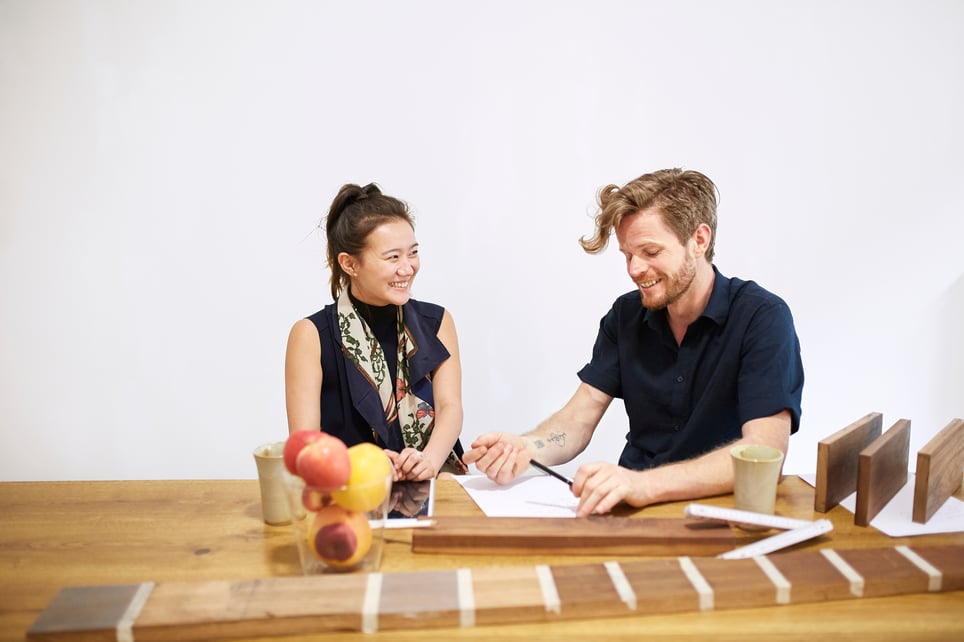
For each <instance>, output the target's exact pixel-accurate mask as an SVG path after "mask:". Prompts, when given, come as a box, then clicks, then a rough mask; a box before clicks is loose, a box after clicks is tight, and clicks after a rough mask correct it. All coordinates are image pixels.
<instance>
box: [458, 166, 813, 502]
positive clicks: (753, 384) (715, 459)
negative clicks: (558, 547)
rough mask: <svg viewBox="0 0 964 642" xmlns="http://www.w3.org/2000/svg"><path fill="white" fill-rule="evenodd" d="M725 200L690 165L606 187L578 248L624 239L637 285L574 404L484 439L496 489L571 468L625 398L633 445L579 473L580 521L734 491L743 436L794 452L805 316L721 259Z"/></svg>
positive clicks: (473, 454) (478, 443) (609, 317)
mask: <svg viewBox="0 0 964 642" xmlns="http://www.w3.org/2000/svg"><path fill="white" fill-rule="evenodd" d="M716 202H717V201H716V186H715V185H714V184H713V182H712V181H710V179H709V178H707V177H706V176H704V175H703V174H701V173H699V172H695V171H683V170H680V169H667V170H660V171H657V172H653V173H651V174H646V175H644V176H641V177H639V178H637V179H635V180H633V181H630V182H629V183H628V184H626V185H625V186H623V187H621V188H620V187H617V186H616V185H609V186H607V187H605V188H603V189H602V190H601V191H600V194H599V212H598V214H597V215H596V218H595V232H594V234H593V236H592V237H590V238H588V239H587V238H585V237H584V238H583V239H581V240H580V243H581V244H582V246H583V249H584V250H585V251H586V252H589V253H597V252H600V251H602V250H603V249H604V248H605V247H606V245H607V244H608V242H609V237H610V235H611V234H613V233H615V236H616V239H617V241H618V243H619V251H620V252H621V253H622V254H623V256H625V257H626V270H627V272H628V273H629V277H630V278H631V279H632V280H633V283H635V284H636V288H637V289H636V290H633V291H631V292H629V293H627V294H624V295H622V296H620V297H619V298H618V299H616V302H615V303H614V304H613V307H612V309H611V310H610V311H609V312H608V313H607V314H606V315H605V316H604V317H603V319H602V321H601V322H600V327H599V333H598V335H597V337H596V344H595V346H594V348H593V353H592V360H591V361H590V362H589V363H588V364H587V365H586V366H585V367H584V368H583V369H582V370H580V371H579V373H578V376H579V379H580V380H581V383H580V384H579V387H578V388H577V389H576V392H575V394H574V395H573V396H572V398H571V399H570V400H569V401H568V402H567V403H566V404H565V406H563V407H562V409H560V410H559V411H558V412H556V413H555V414H553V415H552V416H551V417H549V419H547V420H546V421H544V422H543V423H541V424H540V425H539V426H538V427H537V428H536V429H535V430H533V431H531V432H528V433H526V434H524V435H513V434H509V433H487V434H484V435H482V436H480V437H479V438H478V439H476V440H475V442H474V443H473V444H472V449H471V450H470V451H469V452H467V453H465V455H464V457H463V460H464V461H465V463H467V464H468V463H474V464H475V465H476V468H478V470H479V471H481V472H483V473H485V474H486V475H487V476H488V477H489V478H490V479H493V480H495V481H496V482H498V483H507V482H509V481H511V480H513V479H515V478H516V477H518V476H519V475H520V474H522V473H523V472H524V471H525V470H526V469H527V468H528V465H529V462H530V461H531V460H533V459H534V460H536V461H538V462H540V463H542V464H546V465H558V464H563V463H566V462H568V461H570V460H572V459H573V458H574V457H576V456H577V455H579V453H581V452H582V451H583V450H584V449H585V447H586V446H587V445H588V444H589V440H590V439H591V438H592V435H593V432H594V431H595V429H596V426H597V425H598V424H599V421H600V419H602V416H603V413H605V412H606V409H607V408H608V407H609V404H610V403H611V402H612V400H613V398H615V397H620V398H622V399H623V400H624V404H625V407H626V413H627V415H628V417H629V434H628V435H627V443H626V446H625V448H624V449H623V452H622V456H621V457H620V459H619V465H616V464H613V463H608V462H595V463H590V464H584V465H582V466H580V468H579V469H578V471H577V472H576V476H575V478H574V479H573V484H572V492H573V494H574V495H575V496H576V497H578V498H579V505H578V508H577V514H578V515H579V516H586V515H590V514H594V513H595V514H601V513H606V512H609V511H610V510H612V508H613V507H614V506H616V505H617V504H618V503H620V502H626V503H628V504H630V505H632V506H637V507H641V506H646V505H648V504H652V503H657V502H665V501H674V500H682V499H693V498H698V497H706V496H710V495H717V494H722V493H727V492H730V491H732V489H733V466H732V463H731V461H730V456H729V450H730V448H731V447H732V446H734V445H737V444H744V443H746V444H751V443H752V444H762V445H767V446H773V447H774V448H779V449H780V450H781V451H783V452H784V453H786V451H787V446H788V443H789V439H790V435H791V434H792V433H794V432H796V431H797V428H798V427H799V424H800V412H801V409H800V398H801V394H802V391H803V365H802V363H801V359H800V344H799V342H798V340H797V335H796V331H795V330H794V326H793V318H792V316H791V314H790V310H789V308H788V307H787V305H786V304H785V303H784V302H783V301H782V300H781V299H780V298H779V297H777V296H775V295H773V294H771V293H770V292H767V291H766V290H764V289H763V288H761V287H760V286H758V285H757V284H756V283H754V282H752V281H743V280H740V279H736V278H732V279H731V278H727V277H725V276H723V275H722V274H720V273H719V272H718V271H717V269H716V267H715V266H714V265H713V262H712V261H713V250H714V241H715V236H716ZM640 300H641V301H642V305H640Z"/></svg>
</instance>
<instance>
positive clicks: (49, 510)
mask: <svg viewBox="0 0 964 642" xmlns="http://www.w3.org/2000/svg"><path fill="white" fill-rule="evenodd" d="M958 496H960V493H959V494H958ZM813 500H814V491H813V488H811V487H810V486H809V485H807V484H806V483H805V482H803V481H801V480H800V479H799V478H797V477H787V478H785V479H784V480H783V482H782V483H781V484H780V487H779V496H778V501H777V513H778V514H780V515H785V516H788V517H797V518H801V519H819V518H823V517H826V518H829V519H831V520H832V521H833V523H834V528H835V530H834V531H833V533H832V534H831V535H830V536H827V537H825V538H823V539H821V540H819V541H816V542H811V543H809V544H806V545H803V546H812V547H831V546H832V547H834V548H837V549H842V548H867V547H880V546H896V545H898V544H907V545H926V544H947V543H955V544H961V543H964V533H953V534H945V535H930V536H925V537H913V538H889V537H887V536H885V535H883V534H881V533H880V532H879V531H877V530H876V529H874V528H861V527H858V526H855V525H854V524H853V515H852V514H851V513H850V512H848V511H846V510H844V509H843V508H840V507H837V508H834V509H833V510H832V511H830V512H829V513H827V514H821V513H815V512H814V511H813ZM686 503H687V502H679V503H671V504H664V505H660V506H652V507H648V508H645V509H642V510H638V511H631V512H630V511H628V510H627V511H625V512H624V514H633V515H638V516H643V517H681V516H682V513H683V507H684V506H685V505H686ZM702 503H709V504H715V505H719V506H725V507H731V506H732V496H722V497H717V498H711V499H708V500H705V501H703V502H702ZM260 510H261V509H260V499H259V494H258V484H257V481H254V480H228V481H105V482H44V483H34V482H31V483H20V482H7V483H0V640H4V641H6V640H23V639H24V636H25V632H26V630H27V628H28V627H29V626H30V625H31V624H32V623H33V621H34V620H35V618H36V617H37V615H38V614H39V613H40V612H41V611H42V610H43V609H44V608H46V606H47V605H48V604H49V603H50V601H51V599H52V598H53V597H54V596H55V594H56V593H57V592H58V591H59V589H60V588H62V587H64V586H82V585H99V584H131V583H140V582H146V581H153V582H164V581H201V580H238V579H252V578H263V577H270V576H297V575H300V567H299V564H298V559H297V553H296V550H295V547H294V543H293V540H292V536H291V533H290V530H289V529H290V527H287V526H280V527H272V526H266V525H265V524H264V523H263V522H262V521H261V513H260ZM436 510H437V513H438V514H439V515H480V514H481V512H480V511H479V509H478V508H477V507H476V506H475V504H474V503H473V502H472V501H471V500H470V499H469V497H468V496H467V495H466V494H465V492H464V491H463V490H462V488H461V486H459V485H458V484H457V483H456V482H454V481H440V482H439V484H438V488H437V504H436ZM411 538H412V531H411V530H410V529H405V530H390V531H387V532H386V540H387V541H386V547H385V553H384V558H383V564H382V570H383V571H385V572H393V571H413V570H429V569H455V568H462V567H473V568H474V567H484V566H496V565H500V566H508V565H526V566H532V565H535V564H553V565H563V564H584V563H590V562H602V561H606V559H609V558H611V556H606V557H605V558H602V557H594V556H567V557H563V558H560V557H559V556H551V557H550V556H530V555H500V556H492V555H460V556H458V557H457V558H456V557H452V556H445V555H433V554H414V553H412V550H411ZM622 559H632V558H622ZM427 599H428V597H427ZM426 635H431V636H433V637H435V638H436V639H460V640H461V639H469V640H491V639H493V638H494V637H498V638H499V639H502V640H523V639H524V640H537V639H560V638H564V639H581V640H597V639H606V640H619V639H627V640H628V639H632V640H637V639H639V638H640V637H643V636H645V637H647V638H656V639H658V638H672V639H689V638H694V639H695V638H708V639H713V640H714V641H715V642H716V641H719V640H747V639H761V640H762V639H766V640H771V639H774V638H777V637H779V638H780V639H785V640H807V641H808V642H812V640H814V639H815V638H819V637H822V636H834V637H837V636H844V635H845V636H847V637H848V638H862V639H873V640H910V639H913V640H951V639H954V640H962V639H964V591H955V592H950V593H940V594H918V595H908V596H900V597H887V598H862V599H859V600H857V599H854V600H846V601H838V602H823V603H815V604H800V605H791V606H778V607H769V608H756V609H740V610H728V611H712V612H698V613H684V614H675V615H666V616H653V615H649V616H632V617H620V618H610V619H595V620H580V621H565V622H559V623H538V624H514V625H501V626H495V627H493V626H488V627H485V626H480V627H475V628H469V629H435V630H432V631H428V632H426V631H385V632H379V633H376V634H369V635H364V634H350V635H349V634H337V635H336V634H328V635H317V636H313V637H310V638H308V637H298V638H293V637H288V638H284V639H285V640H307V639H313V640H334V639H349V638H351V639H372V640H381V639H392V640H423V639H424V638H425V637H426ZM272 639H281V638H272Z"/></svg>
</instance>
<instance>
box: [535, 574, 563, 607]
mask: <svg viewBox="0 0 964 642" xmlns="http://www.w3.org/2000/svg"><path fill="white" fill-rule="evenodd" d="M536 577H537V578H539V588H540V589H542V601H543V602H544V603H545V605H546V611H549V612H550V613H561V612H562V603H561V602H560V601H559V591H558V590H556V580H555V578H553V577H552V569H550V568H549V567H548V566H546V565H545V564H539V565H538V566H536Z"/></svg>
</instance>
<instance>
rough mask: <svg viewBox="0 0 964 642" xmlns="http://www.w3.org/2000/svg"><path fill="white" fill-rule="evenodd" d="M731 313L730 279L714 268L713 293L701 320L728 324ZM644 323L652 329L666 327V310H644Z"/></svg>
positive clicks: (701, 315)
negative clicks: (727, 319) (658, 326)
mask: <svg viewBox="0 0 964 642" xmlns="http://www.w3.org/2000/svg"><path fill="white" fill-rule="evenodd" d="M729 313H730V279H728V278H727V277H725V276H723V275H722V274H720V271H719V270H717V269H716V266H715V265H714V266H713V291H712V292H711V293H710V300H709V301H708V302H707V303H706V308H705V309H704V310H703V313H702V314H700V318H703V317H706V318H707V319H710V320H711V321H713V322H714V323H716V324H717V325H723V324H724V323H726V318H727V317H728V316H729ZM643 321H645V322H646V323H647V324H649V325H650V326H651V327H656V326H657V325H658V324H663V325H666V310H665V309H662V310H644V311H643Z"/></svg>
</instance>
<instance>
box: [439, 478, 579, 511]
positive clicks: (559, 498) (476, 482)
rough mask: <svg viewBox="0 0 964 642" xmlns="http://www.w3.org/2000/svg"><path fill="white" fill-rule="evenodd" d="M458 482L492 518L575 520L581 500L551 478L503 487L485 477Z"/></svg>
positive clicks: (527, 479)
mask: <svg viewBox="0 0 964 642" xmlns="http://www.w3.org/2000/svg"><path fill="white" fill-rule="evenodd" d="M455 479H457V480H458V482H459V483H460V484H462V488H464V489H465V492H467V493H468V494H469V497H471V498H472V501H474V502H475V503H476V504H478V506H479V508H481V509H482V512H483V513H485V514H486V515H487V516H488V517H575V516H576V506H577V505H578V504H579V500H578V499H577V498H576V497H574V496H573V494H572V492H571V491H570V490H569V486H567V485H566V484H565V483H563V482H561V481H559V480H558V479H555V478H554V477H549V476H548V475H525V476H523V477H520V478H518V479H516V480H515V481H513V482H511V483H509V484H506V485H505V486H500V485H498V484H496V483H495V482H494V481H492V480H490V479H489V478H488V477H486V476H484V475H456V476H455Z"/></svg>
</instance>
